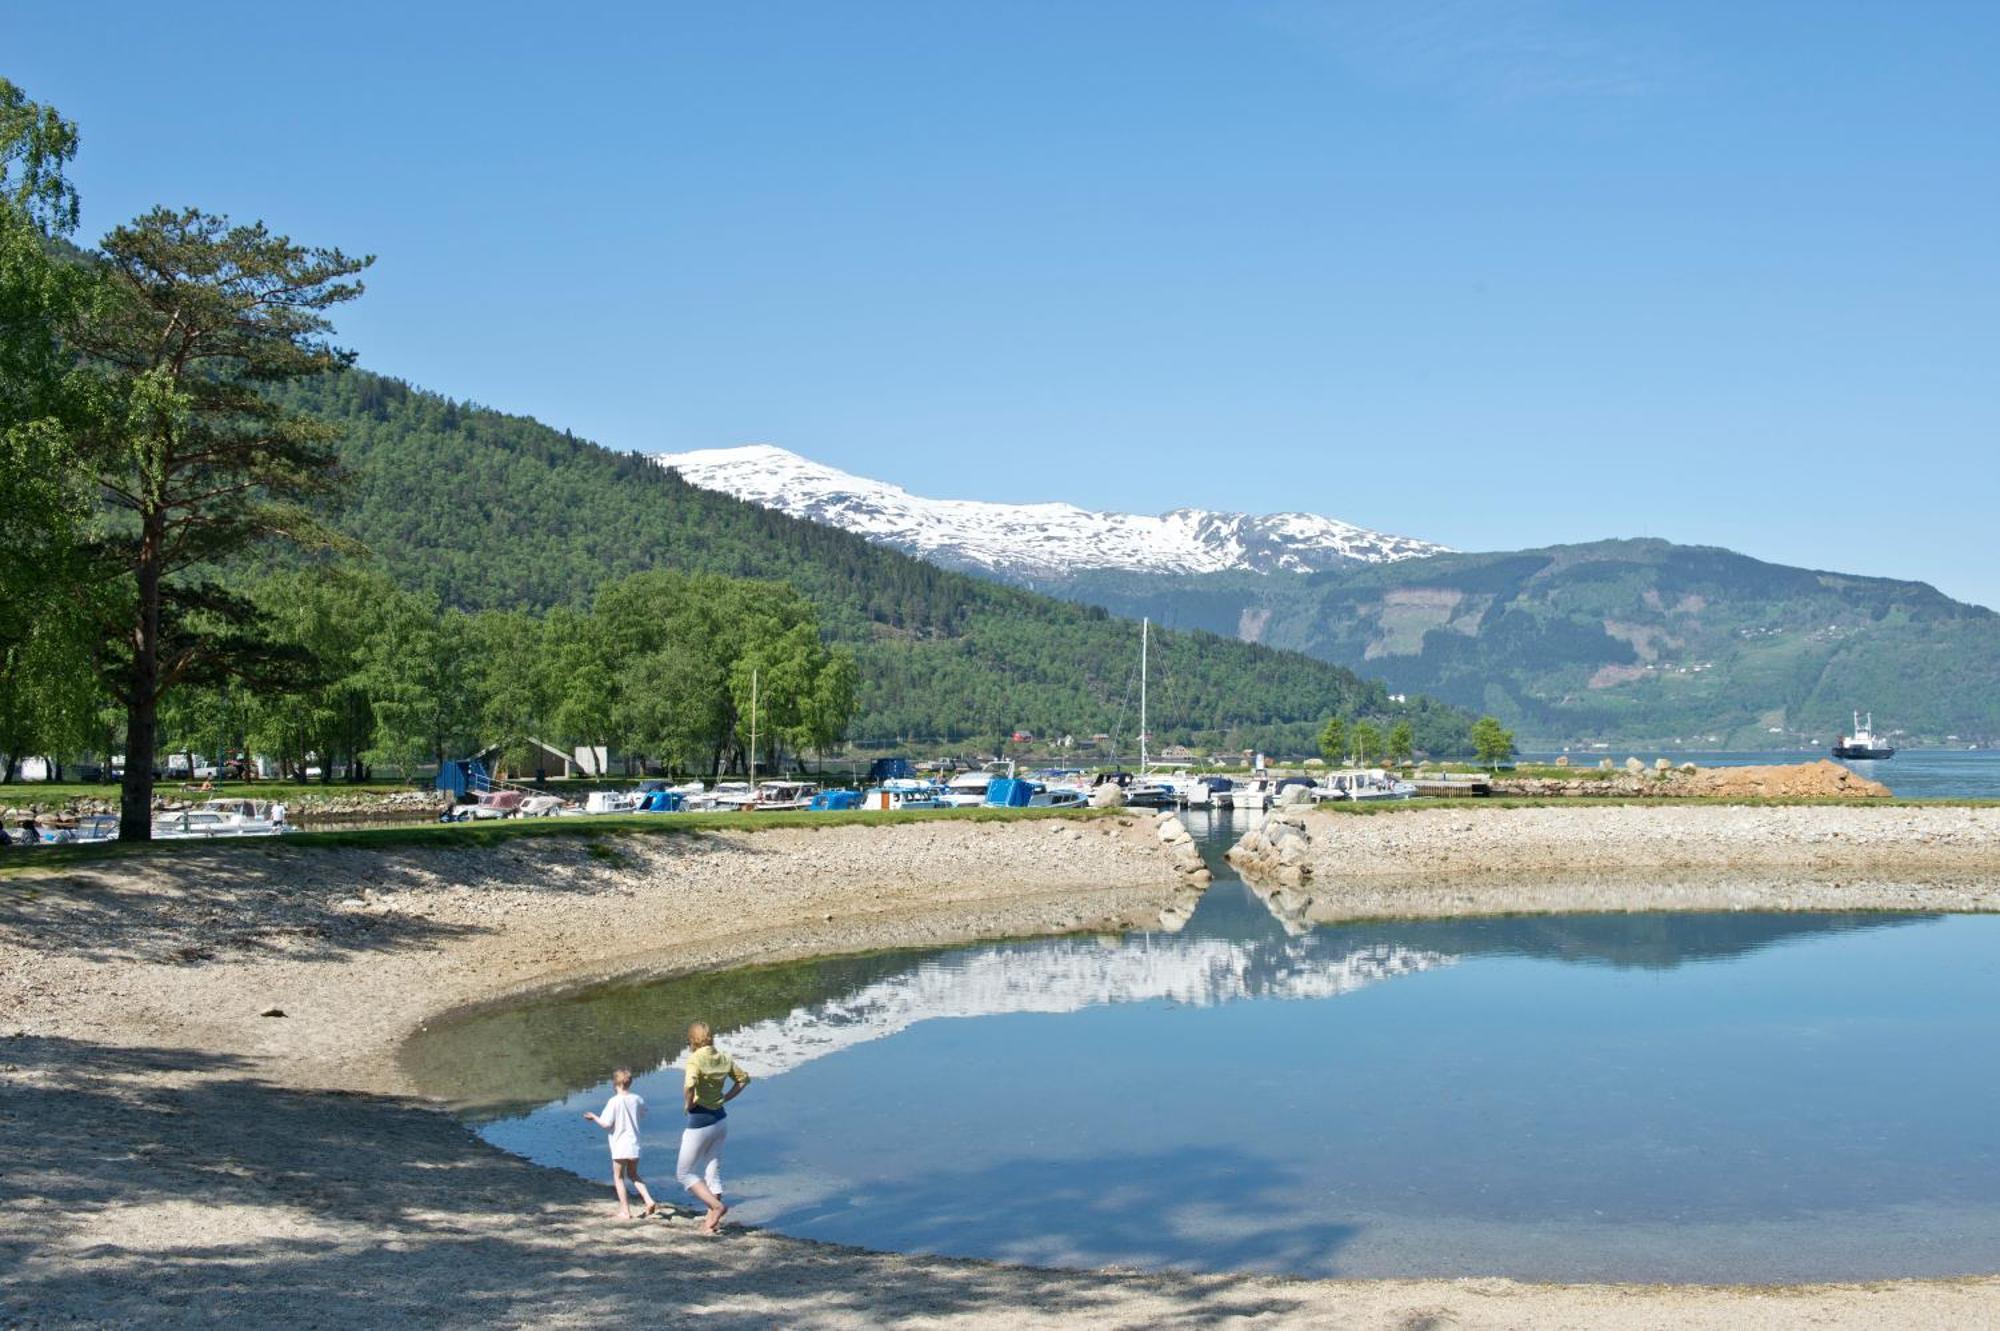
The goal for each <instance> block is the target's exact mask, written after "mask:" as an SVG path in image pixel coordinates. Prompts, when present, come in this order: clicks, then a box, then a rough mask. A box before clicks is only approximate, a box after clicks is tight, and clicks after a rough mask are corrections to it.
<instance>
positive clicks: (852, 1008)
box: [404, 879, 1936, 1117]
mask: <svg viewBox="0 0 2000 1331" xmlns="http://www.w3.org/2000/svg"><path fill="white" fill-rule="evenodd" d="M1934 918H1936V917H1934V916H1928V915H1916V914H1908V915H1888V914H1872V913H1871V914H1845V915H1828V914H1808V913H1796V914H1791V913H1757V914H1750V913H1728V914H1723V913H1708V914H1649V915H1637V914H1623V915H1620V914H1610V915H1543V916H1512V917H1500V918H1488V919H1465V920H1424V921H1408V920H1404V921H1383V922H1378V923H1371V924H1341V925H1328V926H1321V927H1318V928H1311V929H1307V930H1305V931H1303V932H1299V933H1296V934H1288V933H1287V932H1286V929H1285V927H1283V925H1282V923H1281V921H1280V920H1279V918H1278V917H1277V914H1276V913H1275V911H1274V910H1273V909H1271V908H1270V907H1268V906H1267V905H1266V903H1265V902H1263V901H1261V900H1260V899H1259V898H1258V897H1257V896H1255V895H1253V894H1252V893H1251V892H1250V891H1249V890H1248V889H1246V888H1245V887H1243V886H1242V885H1241V884H1240V883H1238V882H1232V881H1228V880H1226V879H1225V880H1224V881H1222V882H1218V883H1217V884H1216V885H1215V886H1214V887H1213V888H1211V889H1210V890H1209V891H1208V893H1207V895H1206V896H1205V897H1204V898H1203V899H1202V902H1201V905H1200V907H1199V909H1198V910H1197V911H1196V913H1195V915H1194V918H1193V919H1192V920H1191V921H1190V922H1189V923H1188V925H1187V927H1186V928H1185V930H1184V931H1182V932H1180V933H1178V934H1174V935H1162V934H1139V935H1132V936H1129V937H1127V938H1125V939H1123V940H1112V941H1109V942H1098V941H1094V940H1088V939H1077V938H1057V939H1049V940H1044V941H1037V942H1025V943H1014V944H1006V945H1000V946H993V945H988V946H983V947H973V948H961V949H941V950H932V951H925V952H881V953H871V954H867V955H862V956H848V957H823V958H818V959H814V960H809V961H801V962H791V963H785V964H782V965H775V966H753V967H747V968H744V969H741V970H735V971H726V972H721V973H716V974H708V975H694V976H686V977H683V978H680V979H675V980H668V981H660V982H653V983H645V984H624V985H615V986H607V987H604V988H599V989H595V990H591V991H588V992H585V993H582V994H572V995H567V996H562V997H544V998H540V999H534V1000H529V1001H526V1002H523V1003H520V1004H517V1005H513V1006H509V1007H503V1008H497V1009H489V1010H486V1011H482V1012H476V1013H473V1014H470V1015H467V1016H464V1017H461V1018H458V1019H455V1020H452V1021H450V1022H446V1023H441V1024H439V1025H438V1026H436V1027H434V1028H432V1029H430V1030H428V1031H426V1032H424V1033H422V1034H421V1035H419V1036H418V1037H417V1038H416V1039H414V1040H412V1041H411V1042H410V1043H409V1044H408V1045H407V1046H406V1047H405V1050H404V1059H405V1063H406V1066H407V1067H408V1069H409V1071H410V1074H411V1076H412V1079H413V1080H414V1081H415V1082H416V1084H417V1085H419V1086H421V1087H423V1088H424V1089H425V1090H426V1091H428V1092H430V1093H432V1094H436V1095H439V1096H442V1097H444V1098H446V1099H448V1100H451V1101H453V1102H455V1103H456V1104H457V1105H458V1106H459V1107H460V1108H461V1109H462V1110H464V1111H465V1112H467V1113H469V1114H471V1115H473V1116H475V1117H487V1116H492V1115H498V1114H508V1113H517V1112H521V1111H524V1110H526V1109H530V1108H533V1107H535V1106H537V1105H540V1104H545V1103H549V1102H551V1101H555V1100H560V1099H562V1098H563V1097H564V1096H567V1095H569V1094H572V1093H573V1092H576V1091H579V1090H582V1089H584V1088H585V1087H589V1086H595V1085H597V1084H599V1083H601V1082H602V1081H603V1080H604V1079H605V1076H606V1075H607V1073H608V1071H609V1069H611V1068H613V1067H615V1066H617V1065H618V1064H620V1063H626V1064H630V1065H631V1066H633V1067H659V1066H664V1065H665V1064H667V1063H668V1062H670V1061H673V1060H675V1059H676V1058H677V1057H678V1056H679V1054H680V1052H681V1047H682V1046H681V1035H682V1033H683V1032H684V1031H685V1030H686V1029H687V1023H688V1022H690V1021H694V1020H697V1019H699V1020H706V1021H708V1022H710V1023H712V1024H713V1025H714V1026H715V1028H716V1029H717V1030H718V1031H721V1032H725V1033H727V1047H729V1048H730V1050H731V1051H732V1052H733V1053H736V1054H737V1055H738V1057H740V1058H742V1059H743V1061H744V1063H745V1064H746V1065H749V1066H752V1067H755V1068H756V1069H757V1070H758V1071H759V1072H762V1073H769V1072H774V1071H778V1070H780V1069H782V1068H788V1067H797V1066H798V1065H800V1064H801V1063H803V1062H806V1061H808V1060H809V1059H811V1058H817V1057H822V1056H824V1055H825V1054H827V1053H830V1052H833V1051H834V1050H836V1049H843V1048H850V1047H853V1046H855V1045H858V1044H862V1043H865V1042H867V1041H870V1040H876V1039H881V1038H884V1037H886V1036H888V1035H892V1034H894V1033H895V1032H897V1031H900V1030H904V1029H907V1028H908V1027H909V1026H910V1025H912V1024H914V1023H916V1022H919V1021H924V1020H928V1019H932V1018H944V1017H971V1016H984V1015H993V1014H1001V1013H1010V1012H1071V1011H1076V1010H1079V1009H1081V1008H1085V1007H1091V1006H1096V1005H1101V1004H1108V1003H1129V1002H1141V1001H1149V1000H1151V1001H1159V1000H1164V1001H1172V1002H1179V1003H1186V1004H1191V1005H1193V1004H1215V1003H1226V1002H1234V1001H1240V1000H1245V999H1255V998H1274V999H1275V998H1292V999H1308V998H1324V997H1333V996H1336V995H1339V994H1344V993H1350V992H1352V991H1353V990H1355V989H1357V988H1359V987H1361V986H1363V985H1366V984H1371V983H1374V982H1376V981H1378V980H1383V979H1388V978H1391V977H1394V976H1396V975H1406V974H1411V973H1413V972H1416V971H1421V970H1428V969H1431V968H1433V967H1436V966H1441V965H1445V964H1449V963H1451V962H1454V961H1456V962H1464V961H1468V960H1472V959H1475V958H1481V957H1496V956H1515V957H1527V958H1534V959H1541V960H1551V961H1560V962H1565V963H1570V964H1582V965H1610V966H1639V967H1648V968H1661V969H1664V968H1669V967H1674V966H1680V965H1683V964H1687V963H1691V962H1705V961H1726V960H1727V959H1729V958H1731V957H1736V956H1741V955H1743V954H1746V953H1749V952H1753V951H1756V950H1759V949H1762V948H1767V947H1773V946H1778V945H1781V944H1784V943H1787V942H1794V941H1798V940H1801V939H1807V938H1812V937H1815V936H1820V935H1824V934H1830V933H1839V932H1844V931H1847V930H1852V929H1861V928H1887V927H1893V926H1898V925H1907V924H1912V923H1916V922H1920V921H1925V920H1930V919H1934ZM1296 923H1297V922H1296V921H1294V927H1296Z"/></svg>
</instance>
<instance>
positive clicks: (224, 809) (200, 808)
mask: <svg viewBox="0 0 2000 1331" xmlns="http://www.w3.org/2000/svg"><path fill="white" fill-rule="evenodd" d="M291 830H292V825H291V824H290V823H288V822H286V821H285V806H284V805H282V804H278V803H274V802H272V801H269V800H253V799H219V800H206V801H204V802H202V803H200V804H197V805H195V806H194V807H193V808H191V809H182V810H179V811H178V812H175V813H163V814H160V815H159V816H158V817H156V818H154V819H153V839H154V840H156V841H179V840H184V839H187V838H191V837H225V836H277V835H280V834H282V833H285V832H289V831H291Z"/></svg>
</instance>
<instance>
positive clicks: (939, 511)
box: [652, 444, 1448, 586]
mask: <svg viewBox="0 0 2000 1331" xmlns="http://www.w3.org/2000/svg"><path fill="white" fill-rule="evenodd" d="M652 456H653V459H654V461H656V462H657V463H658V464H659V465H660V466H662V467H666V468H669V469H670V470H673V471H675V472H678V473H679V474H680V475H681V477H682V478H683V479H684V480H686V481H687V482H688V483H689V484H691V485H698V486H701V487H702V488H704V489H709V490H717V491H720V492H722V493H724V494H728V495H732V496H734V497H735V498H738V499H742V500H745V501H747V502H750V503H754V504H758V505H761V506H762V507H765V508H770V509H775V510H777V511H778V512H781V513H786V514H789V515H790V516H792V517H795V518H804V519H806V520H808V521H811V522H818V523H820V524H822V525H824V526H831V527H839V528H841V529H843V530H846V531H852V532H856V533H858V534H860V535H862V536H864V537H866V538H867V539H869V540H871V541H874V542H876V543H877V544H881V545H887V546H889V547H891V548H893V549H897V550H901V551H903V552H904V553H906V554H913V555H916V556H918V557H919V558H924V559H929V560H932V561H933V562H936V563H939V564H943V565H944V566H946V567H948V568H956V569H960V570H962V571H970V572H976V573H981V574H984V575H986V576H990V577H998V578H1001V579H1002V580H1004V581H1009V582H1015V583H1019V584H1023V585H1031V586H1032V585H1039V583H1040V582H1041V581H1042V580H1046V579H1049V578H1062V577H1067V576H1070V575H1072V574H1075V573H1078V572H1088V571H1096V570H1101V569H1114V570H1124V571H1132V572H1148V573H1182V574H1199V573H1220V572H1228V571H1231V570H1248V571H1254V572H1280V571H1282V572H1292V573H1315V572H1320V571H1323V570H1325V569H1329V568H1336V567H1341V566H1344V565H1349V564H1375V563H1388V562H1394V561H1395V560H1398V559H1409V558H1416V557H1420V556H1423V555H1429V554H1441V553H1447V552H1448V548H1447V547H1445V546H1442V545H1439V544H1437V543H1436V542H1434V541H1424V540H1419V539H1417V538H1415V537H1410V536H1396V535H1391V534H1389V533H1385V532H1378V531H1373V530H1370V529H1368V528H1366V527H1359V526H1356V525H1355V524H1353V523H1351V522H1343V521H1341V520H1339V519H1337V518H1328V517H1324V516H1321V515H1319V514H1316V513H1303V512H1285V513H1265V514H1252V513H1230V512H1219V511H1213V510H1209V509H1202V508H1194V507H1182V508H1175V509H1170V510H1168V511H1167V512H1165V513H1162V514H1158V515H1146V514H1137V513H1112V512H1103V511H1098V510H1093V509H1086V508H1081V507H1079V506H1077V505H1075V504H1069V503H1063V502H1060V501H1051V502H1043V503H1033V504H1004V503H997V502H993V501H988V500H978V499H932V498H928V497H925V496H922V495H915V494H911V493H910V492H909V491H908V490H906V489H904V488H903V487H902V486H900V485H896V484H893V483H892V482H888V481H878V480H874V479H872V478H869V477H864V476H856V475H854V474H853V473H851V472H845V471H841V470H840V469H838V468H835V467H829V466H826V465H825V464H823V463H819V462H814V461H813V460H812V459H810V458H806V457H802V456H800V455H799V454H797V453H794V452H791V451H790V450H788V449H783V448H779V447H777V446H776V445H772V444H745V445H739V446H736V447H732V448H710V449H697V450H694V451H691V452H682V453H657V454H653V455H652Z"/></svg>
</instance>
